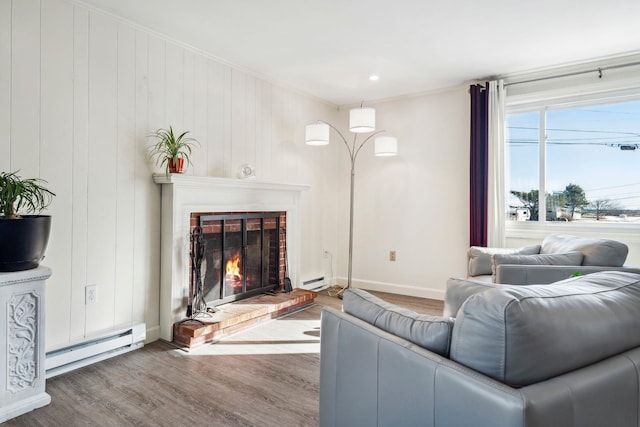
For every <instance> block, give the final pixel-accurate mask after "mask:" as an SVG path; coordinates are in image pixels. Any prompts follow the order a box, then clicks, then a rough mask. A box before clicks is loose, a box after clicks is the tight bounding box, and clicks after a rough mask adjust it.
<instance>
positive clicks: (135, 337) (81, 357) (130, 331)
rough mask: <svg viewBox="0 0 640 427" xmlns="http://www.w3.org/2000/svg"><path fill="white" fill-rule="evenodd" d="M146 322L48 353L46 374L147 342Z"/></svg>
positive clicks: (95, 360)
mask: <svg viewBox="0 0 640 427" xmlns="http://www.w3.org/2000/svg"><path fill="white" fill-rule="evenodd" d="M145 338H146V324H144V323H140V324H137V325H134V326H131V327H127V328H123V329H119V330H114V331H109V332H108V333H105V334H102V335H98V336H96V337H93V338H92V339H90V340H87V341H83V342H81V343H79V344H76V345H72V346H69V347H65V348H61V349H58V350H54V351H50V352H47V354H46V359H45V360H46V361H45V366H46V377H47V378H51V377H55V376H56V375H60V374H63V373H65V372H69V371H72V370H74V369H78V368H81V367H83V366H87V365H90V364H92V363H96V362H99V361H101V360H105V359H108V358H110V357H114V356H118V355H120V354H124V353H127V352H129V351H132V350H136V349H138V348H141V347H143V346H144V340H145Z"/></svg>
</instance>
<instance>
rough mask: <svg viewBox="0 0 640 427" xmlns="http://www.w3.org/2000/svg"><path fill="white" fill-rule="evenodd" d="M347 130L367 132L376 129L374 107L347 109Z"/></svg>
mask: <svg viewBox="0 0 640 427" xmlns="http://www.w3.org/2000/svg"><path fill="white" fill-rule="evenodd" d="M349 130H350V131H351V132H354V133H367V132H373V131H374V130H376V110H375V109H374V108H352V109H351V110H350V111H349Z"/></svg>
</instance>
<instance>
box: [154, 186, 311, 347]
mask: <svg viewBox="0 0 640 427" xmlns="http://www.w3.org/2000/svg"><path fill="white" fill-rule="evenodd" d="M153 180H154V181H155V182H156V183H157V184H161V185H162V220H161V237H160V238H161V248H160V263H161V266H160V338H162V339H164V340H167V341H171V340H172V339H173V324H174V323H175V322H177V321H179V320H181V319H183V318H184V317H185V315H186V310H187V300H188V292H189V237H190V236H189V230H190V218H191V213H192V212H286V213H287V255H288V258H289V260H288V261H289V266H288V274H289V277H291V281H292V283H294V284H295V283H298V280H297V278H298V276H299V269H300V259H299V253H300V250H299V249H300V218H299V215H300V209H299V203H300V195H301V193H302V191H304V190H308V189H309V188H310V186H309V185H298V184H282V183H274V182H265V181H258V180H242V179H230V178H216V177H203V176H191V175H180V174H171V175H169V176H167V175H165V174H154V175H153Z"/></svg>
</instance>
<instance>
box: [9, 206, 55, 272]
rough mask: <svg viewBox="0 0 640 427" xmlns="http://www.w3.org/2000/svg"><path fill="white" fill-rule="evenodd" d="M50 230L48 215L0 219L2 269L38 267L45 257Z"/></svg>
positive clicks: (16, 269)
mask: <svg viewBox="0 0 640 427" xmlns="http://www.w3.org/2000/svg"><path fill="white" fill-rule="evenodd" d="M50 232H51V217H50V216H48V215H23V216H22V218H21V219H6V218H2V219H0V271H22V270H30V269H32V268H36V267H37V266H38V265H39V264H40V261H42V259H43V258H44V252H45V250H46V249H47V243H49V234H50Z"/></svg>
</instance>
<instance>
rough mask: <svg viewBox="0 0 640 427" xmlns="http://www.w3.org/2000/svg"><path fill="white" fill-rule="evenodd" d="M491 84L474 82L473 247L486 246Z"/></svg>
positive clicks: (471, 200) (470, 174)
mask: <svg viewBox="0 0 640 427" xmlns="http://www.w3.org/2000/svg"><path fill="white" fill-rule="evenodd" d="M488 88H489V85H488V84H487V85H486V86H483V85H472V86H471V87H470V89H469V93H470V94H471V141H470V148H471V156H470V163H471V164H470V173H469V194H470V212H469V221H470V223H469V225H470V227H469V242H470V245H471V246H487V193H488V175H489V173H488V172H489V171H488V165H489V154H488V153H489V132H488V127H489V97H488V96H487V91H488Z"/></svg>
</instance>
